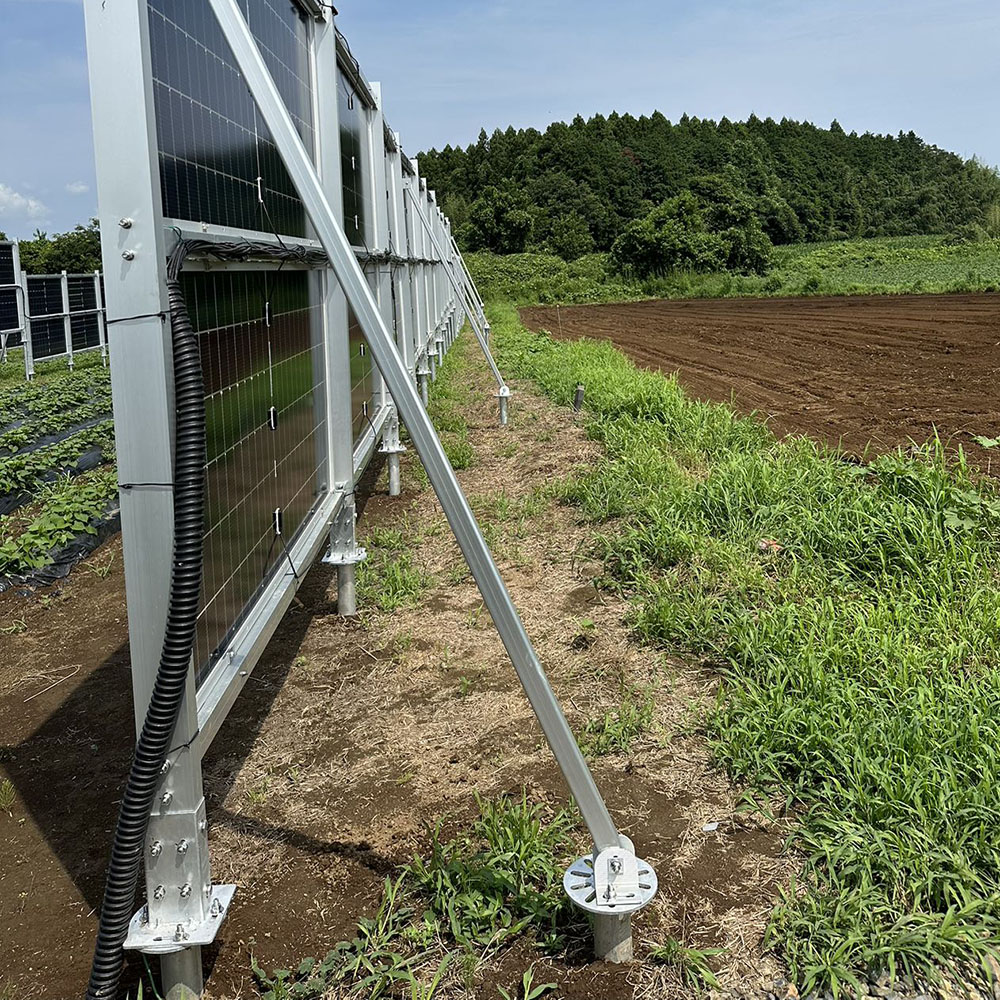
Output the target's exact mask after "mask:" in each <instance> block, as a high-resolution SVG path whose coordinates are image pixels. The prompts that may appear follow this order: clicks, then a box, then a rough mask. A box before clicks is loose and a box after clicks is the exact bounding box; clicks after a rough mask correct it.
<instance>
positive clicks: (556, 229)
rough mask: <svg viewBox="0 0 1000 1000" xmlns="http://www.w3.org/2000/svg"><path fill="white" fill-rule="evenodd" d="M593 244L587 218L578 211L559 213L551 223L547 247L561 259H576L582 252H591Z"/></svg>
mask: <svg viewBox="0 0 1000 1000" xmlns="http://www.w3.org/2000/svg"><path fill="white" fill-rule="evenodd" d="M594 245H595V244H594V237H593V236H591V234H590V228H589V227H588V226H587V220H586V219H584V218H583V216H582V215H580V214H579V213H578V212H569V213H567V214H566V215H560V216H559V217H558V218H557V219H556V220H555V221H554V222H553V223H552V229H551V232H550V234H549V247H550V248H551V249H552V252H553V253H556V254H558V255H559V256H560V257H562V259H563V260H576V259H577V258H578V257H582V256H583V255H584V254H588V253H593V252H594Z"/></svg>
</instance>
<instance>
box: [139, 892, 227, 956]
mask: <svg viewBox="0 0 1000 1000" xmlns="http://www.w3.org/2000/svg"><path fill="white" fill-rule="evenodd" d="M210 888H211V894H210V901H209V903H208V906H207V907H206V911H207V913H208V916H207V917H205V919H204V920H202V921H201V922H200V923H194V924H192V923H183V922H182V923H177V924H174V925H173V926H170V925H168V924H166V923H161V924H159V925H154V924H151V923H150V922H149V907H148V906H144V907H143V908H142V909H141V910H139V912H138V913H136V915H135V916H134V917H133V918H132V920H131V922H130V923H129V925H128V937H126V938H125V949H126V950H127V951H141V952H143V953H145V954H146V955H172V954H174V953H175V952H178V951H183V950H184V949H185V948H194V947H196V946H202V945H207V944H211V943H212V942H213V941H214V940H215V936H216V934H218V933H219V928H220V927H221V926H222V921H223V920H224V919H225V917H226V914H227V913H228V912H229V904H230V903H231V902H232V901H233V893H235V892H236V886H235V885H213V886H211V887H210Z"/></svg>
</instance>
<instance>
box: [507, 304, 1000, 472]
mask: <svg viewBox="0 0 1000 1000" xmlns="http://www.w3.org/2000/svg"><path fill="white" fill-rule="evenodd" d="M521 317H522V319H523V321H524V322H525V323H526V324H527V325H528V326H529V327H531V328H532V329H543V328H544V329H547V330H549V331H551V332H552V333H553V334H554V335H555V336H559V337H564V338H576V337H584V336H585V337H593V338H597V339H607V340H612V341H613V342H614V343H615V344H616V345H618V346H619V347H621V348H622V349H623V350H624V351H625V352H626V353H628V354H629V356H630V357H632V358H633V359H634V360H635V361H636V362H637V363H638V364H640V365H643V366H644V367H647V368H653V369H658V370H661V371H665V372H673V371H677V372H678V376H679V378H680V381H681V384H682V385H684V386H685V387H686V388H687V389H689V390H690V391H691V392H692V394H693V395H695V396H696V397H698V398H701V399H711V400H716V401H720V402H729V401H730V400H731V399H732V400H733V402H734V403H735V405H736V406H737V407H738V408H739V409H740V410H742V411H744V412H749V411H752V410H756V411H759V412H760V413H762V414H767V415H769V416H770V418H771V422H772V425H773V426H774V427H775V429H776V430H778V431H779V432H793V433H800V434H801V433H804V434H810V435H812V436H814V437H818V438H821V439H823V440H826V441H829V442H831V443H836V442H837V441H843V444H844V446H845V447H846V448H847V449H848V450H850V451H853V452H855V453H858V452H861V451H863V450H864V448H865V446H866V445H867V444H868V442H869V441H870V442H872V444H873V445H874V446H875V447H876V448H877V449H886V448H892V447H895V446H896V445H900V444H902V445H906V444H908V443H909V442H910V440H911V439H912V440H916V441H919V442H922V441H924V440H926V439H927V438H928V437H930V436H931V435H932V434H933V432H934V428H935V427H936V428H937V429H938V432H939V433H940V435H941V436H942V437H943V438H949V439H952V440H953V441H956V442H959V443H961V444H962V446H963V447H964V448H966V449H967V450H969V452H970V454H971V455H972V456H973V458H974V460H975V461H976V462H977V464H979V465H980V466H982V467H984V468H988V467H989V466H990V465H991V464H992V465H993V466H997V465H998V460H997V459H996V458H995V457H994V456H995V453H991V452H987V451H984V450H983V449H981V448H979V447H978V446H977V445H975V444H973V443H972V442H971V439H970V436H971V435H972V434H985V435H987V436H989V437H994V436H996V435H997V434H1000V394H998V392H997V376H998V373H1000V296H997V295H900V296H856V297H837V298H802V299H716V300H692V301H671V302H662V301H661V302H635V303H629V304H625V305H609V306H574V307H567V308H560V309H559V310H558V311H557V310H556V309H555V308H548V307H545V308H534V309H524V310H522V311H521ZM991 458H992V459H993V460H992V463H991ZM994 471H995V470H994Z"/></svg>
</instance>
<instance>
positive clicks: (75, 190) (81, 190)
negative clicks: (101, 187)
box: [66, 181, 90, 194]
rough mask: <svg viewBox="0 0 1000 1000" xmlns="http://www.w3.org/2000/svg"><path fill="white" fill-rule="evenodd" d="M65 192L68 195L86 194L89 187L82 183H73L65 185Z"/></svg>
mask: <svg viewBox="0 0 1000 1000" xmlns="http://www.w3.org/2000/svg"><path fill="white" fill-rule="evenodd" d="M66 190H67V191H68V192H69V193H70V194H86V193H87V192H88V191H89V190H90V185H89V184H85V183H84V182H83V181H73V182H72V183H70V184H67V185H66Z"/></svg>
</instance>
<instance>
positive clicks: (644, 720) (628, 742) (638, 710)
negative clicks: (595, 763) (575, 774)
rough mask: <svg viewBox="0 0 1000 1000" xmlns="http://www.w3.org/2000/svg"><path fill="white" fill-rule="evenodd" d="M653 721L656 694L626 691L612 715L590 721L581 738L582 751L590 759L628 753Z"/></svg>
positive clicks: (604, 715)
mask: <svg viewBox="0 0 1000 1000" xmlns="http://www.w3.org/2000/svg"><path fill="white" fill-rule="evenodd" d="M652 721H653V694H652V691H650V690H649V689H648V688H647V689H643V690H634V689H629V690H626V691H625V692H624V693H623V695H622V700H621V703H620V704H619V705H618V707H617V708H615V709H614V710H612V711H610V712H604V713H603V714H602V715H600V716H599V717H598V718H596V719H590V720H589V721H588V722H587V723H586V724H585V725H584V727H583V732H582V733H581V734H580V738H579V742H580V749H581V750H582V751H583V752H584V753H585V754H586V755H587V756H588V757H604V756H606V755H607V754H612V753H628V752H629V750H631V749H632V744H633V743H635V741H636V740H637V739H638V738H639V737H640V736H642V735H643V733H645V732H647V731H648V729H649V727H650V725H651V724H652Z"/></svg>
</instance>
